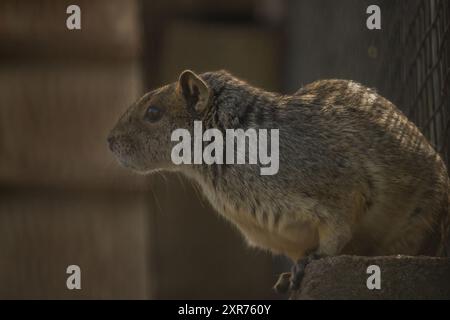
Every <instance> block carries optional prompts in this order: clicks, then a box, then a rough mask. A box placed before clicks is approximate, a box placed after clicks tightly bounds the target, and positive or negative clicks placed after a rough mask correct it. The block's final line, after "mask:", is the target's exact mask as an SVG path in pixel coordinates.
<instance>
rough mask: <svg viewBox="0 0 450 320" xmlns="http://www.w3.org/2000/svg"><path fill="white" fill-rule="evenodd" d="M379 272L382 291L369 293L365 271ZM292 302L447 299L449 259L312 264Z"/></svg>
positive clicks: (370, 259) (373, 259)
mask: <svg viewBox="0 0 450 320" xmlns="http://www.w3.org/2000/svg"><path fill="white" fill-rule="evenodd" d="M370 265H377V266H379V267H380V271H381V289H379V290H377V289H373V290H369V289H368V288H367V284H366V283H367V279H368V278H369V277H370V276H371V274H372V273H367V267H368V266H370ZM291 298H292V299H299V300H301V299H450V259H449V258H436V257H425V256H421V257H410V256H386V257H358V256H338V257H330V258H324V259H320V260H317V261H313V262H311V263H310V264H309V265H308V266H307V267H306V270H305V277H304V278H303V281H302V286H301V290H300V291H299V292H298V293H296V294H293V295H292V296H291Z"/></svg>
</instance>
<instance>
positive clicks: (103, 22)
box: [0, 0, 140, 59]
mask: <svg viewBox="0 0 450 320" xmlns="http://www.w3.org/2000/svg"><path fill="white" fill-rule="evenodd" d="M72 4H74V2H73V1H69V0H61V1H54V0H33V1H31V0H25V1H14V0H3V1H1V2H0V41H1V43H2V46H1V48H0V56H3V57H4V56H7V57H9V58H13V59H20V58H24V57H27V58H28V59H43V58H47V59H48V58H49V57H52V58H55V57H60V58H62V59H68V58H70V57H100V58H102V59H106V58H108V57H122V58H131V57H136V56H137V55H138V54H139V50H140V25H139V19H138V15H139V6H138V2H137V1H136V0H131V1H122V0H95V1H92V0H90V1H88V0H80V1H76V4H77V5H78V6H79V7H80V8H81V26H82V28H81V30H76V31H71V30H68V29H67V27H66V19H67V17H68V16H69V15H68V14H67V13H66V9H67V7H68V6H69V5H72Z"/></svg>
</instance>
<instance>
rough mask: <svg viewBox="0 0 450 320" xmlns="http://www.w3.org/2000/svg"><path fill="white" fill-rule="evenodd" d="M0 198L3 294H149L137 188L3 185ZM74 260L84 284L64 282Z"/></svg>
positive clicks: (140, 296) (145, 233) (34, 296)
mask: <svg viewBox="0 0 450 320" xmlns="http://www.w3.org/2000/svg"><path fill="white" fill-rule="evenodd" d="M0 199H1V201H0V284H1V285H0V299H50V298H51V299H93V298H96V299H108V298H109V299H117V298H123V299H128V298H135V299H143V298H149V297H150V284H151V283H150V282H149V281H150V279H149V278H148V277H147V272H148V263H147V262H148V260H147V257H148V254H149V250H148V241H147V240H148V228H147V227H146V226H147V223H148V221H147V212H148V211H147V209H148V208H147V205H146V201H145V199H144V198H143V197H142V196H141V195H127V196H124V195H120V194H107V193H105V194H98V193H96V194H94V193H65V192H60V191H54V192H42V191H41V192H27V193H24V192H21V193H13V192H8V193H4V192H3V193H2V194H1V196H0ZM72 264H75V265H78V266H80V268H81V290H68V289H67V287H66V279H67V277H68V275H67V274H66V268H67V266H69V265H72Z"/></svg>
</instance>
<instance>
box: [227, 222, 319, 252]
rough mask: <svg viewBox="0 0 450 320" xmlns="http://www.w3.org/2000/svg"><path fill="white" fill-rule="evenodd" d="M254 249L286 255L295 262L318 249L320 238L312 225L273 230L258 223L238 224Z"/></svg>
mask: <svg viewBox="0 0 450 320" xmlns="http://www.w3.org/2000/svg"><path fill="white" fill-rule="evenodd" d="M236 225H237V227H238V228H239V230H240V231H241V232H242V233H243V234H244V236H245V238H246V240H247V243H248V244H249V245H250V246H252V247H258V248H262V249H266V250H270V251H271V252H273V253H275V254H284V255H286V256H288V257H289V258H291V259H292V260H293V261H297V260H298V259H300V258H302V257H303V256H305V255H306V254H307V253H308V252H309V251H311V250H313V249H315V248H317V246H318V243H319V237H318V233H317V230H316V228H314V227H313V226H312V224H310V223H294V224H291V225H289V226H288V227H284V228H279V229H276V230H271V229H270V228H268V227H265V226H261V225H258V224H256V223H236Z"/></svg>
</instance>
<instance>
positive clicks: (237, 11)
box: [0, 0, 450, 299]
mask: <svg viewBox="0 0 450 320" xmlns="http://www.w3.org/2000/svg"><path fill="white" fill-rule="evenodd" d="M71 4H77V5H78V6H79V7H80V8H81V26H82V30H73V31H71V30H68V29H67V28H66V19H67V17H68V16H69V15H68V14H66V8H67V7H68V6H69V5H71ZM371 4H377V5H379V6H380V8H381V17H382V29H381V30H368V29H367V27H366V20H367V18H368V16H369V15H368V14H366V9H367V7H368V6H369V5H371ZM449 30H450V5H449V2H448V1H446V0H382V1H378V0H373V1H366V0H340V1H332V0H298V1H294V0H258V1H257V0H227V1H207V0H198V1H194V0H172V1H144V0H142V1H138V0H131V1H122V0H91V1H87V0H77V1H65V0H33V1H31V0H21V1H15V0H2V1H1V3H0V43H1V44H0V298H3V299H13V298H19V299H23V298H31V299H47V298H56V299H81V298H84V299H91V298H99V299H107V298H112V299H129V298H134V299H174V298H178V299H202V298H203V299H218V298H225V299H227V298H234V299H241V298H247V299H270V298H276V296H275V295H274V294H273V293H272V291H271V286H272V284H273V283H274V282H275V280H276V279H277V275H278V274H279V273H280V272H283V271H287V270H288V268H289V265H288V263H287V262H286V261H285V260H284V259H283V258H281V257H272V256H271V255H269V254H267V253H265V252H260V251H256V250H254V249H248V248H246V246H245V244H244V242H243V241H242V239H241V236H240V235H239V234H238V232H237V231H236V230H234V228H233V227H231V226H230V225H229V224H228V223H226V222H225V221H224V219H222V218H220V217H219V216H218V215H217V214H216V213H215V212H213V210H212V209H211V208H210V206H209V204H207V203H206V201H204V200H203V199H202V197H201V195H200V194H199V192H198V191H196V189H195V188H194V187H193V186H192V184H191V182H190V181H188V180H185V179H184V178H183V177H181V176H178V175H170V174H165V175H156V176H151V177H142V176H137V175H134V174H132V173H130V172H129V171H127V170H125V169H122V168H120V167H119V166H118V165H117V164H116V162H115V160H114V159H113V157H112V155H111V154H110V153H109V151H108V150H107V146H106V143H105V137H106V135H107V133H108V131H109V130H110V128H112V126H113V125H114V123H115V122H116V120H117V119H118V117H119V116H120V115H121V114H122V113H123V112H124V111H125V110H126V109H127V107H128V106H129V105H130V104H131V103H132V102H133V101H134V100H136V99H137V98H138V97H139V96H141V95H142V94H143V93H144V92H146V91H149V90H151V89H152V88H156V87H159V86H160V85H162V84H165V83H167V82H172V81H175V80H176V79H177V77H178V75H179V73H180V72H181V71H182V70H184V69H187V68H189V69H192V70H194V71H196V72H204V71H209V70H217V69H227V70H229V71H231V72H232V73H233V74H235V75H236V76H238V77H241V78H243V79H246V80H248V81H249V82H250V83H251V84H254V85H256V86H259V87H262V88H265V89H267V90H270V91H279V92H282V93H292V92H294V91H296V90H297V89H298V88H299V87H301V86H302V85H304V84H307V83H309V82H312V81H314V80H317V79H322V78H345V79H352V80H356V81H359V82H361V83H363V84H365V85H367V86H369V87H374V88H376V89H378V91H379V92H380V93H381V94H383V95H385V96H386V97H387V98H389V99H391V100H392V101H393V102H395V103H396V104H397V105H398V106H399V107H400V108H401V109H402V110H403V111H404V112H405V113H406V114H407V115H408V116H409V117H410V119H412V120H413V121H414V122H415V123H416V124H417V125H418V126H419V127H420V128H421V129H422V130H423V132H424V133H425V134H426V135H427V137H428V138H429V139H430V140H431V142H432V143H433V145H434V146H435V147H436V149H437V150H439V151H440V152H441V154H442V155H443V156H444V157H445V159H446V161H447V163H448V159H449V144H448V141H449V136H450V132H449V124H450V120H449V119H450V117H449V114H450V102H449V101H450V99H449V96H448V92H449V82H450V79H449V78H450V64H449V60H450V44H449V43H450V40H449V38H450V35H449V34H450V31H449ZM72 264H76V265H79V266H80V268H81V285H82V289H81V290H72V291H70V290H68V289H67V288H66V279H67V277H68V275H67V274H66V268H67V266H69V265H72Z"/></svg>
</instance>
